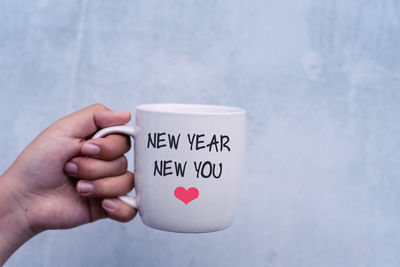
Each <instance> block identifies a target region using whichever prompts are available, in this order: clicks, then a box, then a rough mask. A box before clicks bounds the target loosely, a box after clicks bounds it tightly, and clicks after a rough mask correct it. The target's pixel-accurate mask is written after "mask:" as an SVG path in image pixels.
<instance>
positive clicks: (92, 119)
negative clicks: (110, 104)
mask: <svg viewBox="0 0 400 267" xmlns="http://www.w3.org/2000/svg"><path fill="white" fill-rule="evenodd" d="M130 119H131V114H130V113H129V112H126V111H112V110H110V109H109V108H107V107H106V106H104V105H102V104H94V105H91V106H88V107H86V108H83V109H81V110H78V111H76V112H75V113H72V114H71V115H68V116H66V117H64V118H62V119H60V120H58V121H57V122H56V123H55V124H54V125H53V126H55V127H58V128H59V129H61V130H62V132H64V133H66V134H67V135H68V136H71V137H75V138H85V137H87V136H90V135H92V134H94V133H95V132H96V131H98V130H99V129H100V128H104V127H109V126H115V125H122V124H125V123H127V122H128V121H129V120H130Z"/></svg>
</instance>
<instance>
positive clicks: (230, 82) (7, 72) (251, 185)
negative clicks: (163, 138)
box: [0, 0, 400, 267]
mask: <svg viewBox="0 0 400 267" xmlns="http://www.w3.org/2000/svg"><path fill="white" fill-rule="evenodd" d="M399 47H400V2H399V1H397V0H387V1H386V0H382V1H366V0H352V1H348V0H325V1H320V0H310V1H307V0H302V1H288V0H282V1H267V0H260V1H238V0H230V1H228V0H219V1H193V0H190V1H189V0H181V1H152V0H151V1H149V0H143V1H123V0H116V1H89V0H80V1H79V0H70V1H49V0H41V1H12V0H0V90H1V91H0V96H1V98H0V125H1V129H2V131H1V133H0V140H1V141H0V144H1V152H2V157H1V159H0V171H1V172H2V171H4V170H5V169H6V168H7V167H8V166H9V165H10V164H11V162H12V161H13V160H14V159H15V157H16V156H17V155H18V153H20V151H21V150H22V149H23V148H24V147H25V146H26V145H27V144H28V143H29V142H30V141H31V140H32V139H33V138H34V137H35V136H36V135H37V134H38V133H39V132H40V131H41V130H42V129H44V128H45V127H47V126H48V125H49V124H50V123H51V122H53V121H54V120H56V119H57V118H59V117H62V116H64V115H66V114H68V113H70V112H72V111H74V110H76V109H78V108H81V107H84V106H86V105H89V104H92V103H94V102H101V103H103V104H106V105H108V106H109V107H111V108H114V109H125V110H129V111H132V112H133V111H134V107H135V106H136V105H138V104H142V103H152V102H190V103H213V104H226V105H237V106H241V107H244V108H245V109H247V110H248V142H247V162H246V165H247V167H246V174H245V175H244V177H243V178H244V180H243V186H242V189H243V190H242V194H241V203H240V206H239V208H238V216H237V219H236V221H235V224H234V226H233V227H232V228H230V229H228V230H225V231H221V232H216V233H210V234H196V235H190V234H173V233H167V232H162V231H157V230H153V229H150V228H147V227H145V226H144V225H143V224H142V223H141V221H140V219H139V217H138V218H137V219H135V220H134V221H132V222H130V223H128V224H119V223H115V222H112V221H106V220H104V221H101V222H96V223H94V224H92V225H86V226H83V227H79V228H76V229H73V230H68V231H49V232H45V233H43V234H41V235H39V236H37V237H35V238H34V239H32V240H30V241H29V242H28V243H27V244H25V246H23V247H22V248H21V249H20V250H19V251H18V252H17V253H15V254H14V255H13V257H12V258H11V259H10V260H9V262H8V263H7V264H6V266H8V267H12V266H45V267H49V266H61V267H63V266H96V267H97V266H229V267H231V266H274V267H278V266H279V267H281V266H285V267H286V266H290V267H291V266H296V267H298V266H305V267H310V266H324V267H329V266H341V267H342V266H352V267H355V266H363V267H366V266H371V267H372V266H373V267H376V266H380V267H383V266H399V265H400V253H399V251H400V194H399V193H400V179H399V178H400V50H399Z"/></svg>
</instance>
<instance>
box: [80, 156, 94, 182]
mask: <svg viewBox="0 0 400 267" xmlns="http://www.w3.org/2000/svg"><path fill="white" fill-rule="evenodd" d="M81 166H82V175H84V176H85V177H87V178H91V177H92V176H93V168H92V164H90V161H89V160H85V159H84V160H82V161H81Z"/></svg>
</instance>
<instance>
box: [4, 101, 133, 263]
mask: <svg viewBox="0 0 400 267" xmlns="http://www.w3.org/2000/svg"><path fill="white" fill-rule="evenodd" d="M129 120H130V114H129V113H128V112H123V111H111V110H109V109H108V108H106V107H104V106H102V105H100V104H96V105H92V106H89V107H87V108H84V109H82V110H79V111H77V112H75V113H73V114H71V115H69V116H67V117H64V118H62V119H60V120H58V121H57V122H55V123H54V124H52V125H51V126H50V127H49V128H47V129H46V130H45V131H43V132H42V133H41V134H40V135H39V136H38V137H37V138H36V139H35V140H34V141H33V142H32V143H31V144H30V145H29V146H28V147H26V149H25V150H24V151H23V152H22V153H21V154H20V155H19V157H18V158H17V160H16V161H15V162H14V163H13V164H12V165H11V167H10V168H9V169H8V170H7V171H6V172H5V173H4V174H3V175H2V176H1V177H0V250H1V245H2V242H3V243H7V244H8V246H11V247H14V250H15V249H16V248H15V247H17V248H18V246H20V245H21V244H22V243H23V242H25V241H26V240H27V239H29V238H30V237H32V236H33V235H35V234H37V233H39V232H42V231H44V230H47V229H65V228H71V227H75V226H78V225H81V224H85V223H88V222H93V221H95V220H97V219H100V218H104V217H110V218H112V219H115V220H118V221H121V222H125V221H129V220H131V219H132V218H133V217H134V216H135V214H136V210H134V209H133V208H132V207H130V206H129V205H128V204H126V203H124V202H123V201H121V200H119V199H118V198H117V197H118V196H120V195H124V194H126V193H128V192H129V191H131V190H132V188H133V186H134V181H133V174H132V173H131V172H128V171H127V160H126V158H125V156H124V155H123V154H124V153H126V152H127V151H128V150H129V148H130V140H129V137H126V136H123V135H118V134H112V135H109V136H107V137H105V138H98V139H92V140H88V138H90V136H91V135H93V134H94V133H95V132H96V131H98V130H99V129H100V128H104V127H108V126H114V125H121V124H125V123H127V122H128V121H129ZM3 204H4V205H3ZM14 228H16V229H14ZM5 230H6V231H5ZM2 240H3V241H2ZM21 240H22V241H21ZM10 243H15V244H10ZM8 250H9V251H8V254H11V253H12V252H13V248H11V252H10V248H9V249H8ZM1 254H3V258H7V256H4V254H7V253H4V251H3V252H1V251H0V265H1V264H2V260H1V258H2V255H1ZM3 261H5V259H3Z"/></svg>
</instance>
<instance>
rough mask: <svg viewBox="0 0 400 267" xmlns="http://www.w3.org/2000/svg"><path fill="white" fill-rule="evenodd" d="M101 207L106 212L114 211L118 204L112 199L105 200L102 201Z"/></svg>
mask: <svg viewBox="0 0 400 267" xmlns="http://www.w3.org/2000/svg"><path fill="white" fill-rule="evenodd" d="M103 207H104V208H105V209H106V210H109V211H114V210H116V209H117V208H118V203H117V201H115V200H112V199H105V200H103Z"/></svg>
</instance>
